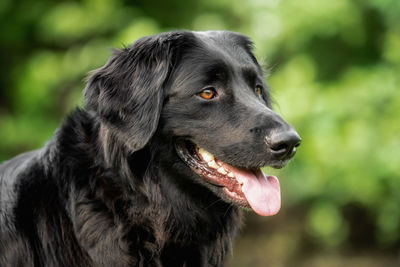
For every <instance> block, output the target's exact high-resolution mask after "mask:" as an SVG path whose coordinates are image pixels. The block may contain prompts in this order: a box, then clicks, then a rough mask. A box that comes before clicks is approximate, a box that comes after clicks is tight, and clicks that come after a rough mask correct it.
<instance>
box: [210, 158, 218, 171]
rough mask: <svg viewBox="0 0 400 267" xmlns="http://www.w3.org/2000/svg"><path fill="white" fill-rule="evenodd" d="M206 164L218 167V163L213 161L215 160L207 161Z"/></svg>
mask: <svg viewBox="0 0 400 267" xmlns="http://www.w3.org/2000/svg"><path fill="white" fill-rule="evenodd" d="M207 164H208V166H209V167H211V168H214V169H218V168H219V165H218V164H217V163H216V162H215V160H212V161H209V162H207Z"/></svg>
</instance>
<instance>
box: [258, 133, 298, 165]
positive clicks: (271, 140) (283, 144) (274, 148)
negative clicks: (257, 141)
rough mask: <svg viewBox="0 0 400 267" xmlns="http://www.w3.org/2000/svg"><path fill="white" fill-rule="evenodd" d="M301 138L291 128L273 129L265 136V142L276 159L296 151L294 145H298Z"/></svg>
mask: <svg viewBox="0 0 400 267" xmlns="http://www.w3.org/2000/svg"><path fill="white" fill-rule="evenodd" d="M300 141H301V138H300V136H299V135H298V134H297V132H296V131H295V130H293V129H290V130H288V131H278V132H276V131H273V132H272V133H271V134H270V135H269V136H266V137H265V143H266V144H267V146H268V148H269V149H270V151H271V153H272V155H273V156H274V157H275V158H276V159H281V160H283V159H287V158H290V157H293V156H294V154H295V153H296V147H298V146H299V145H300Z"/></svg>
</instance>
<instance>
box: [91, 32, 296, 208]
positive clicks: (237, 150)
mask: <svg viewBox="0 0 400 267" xmlns="http://www.w3.org/2000/svg"><path fill="white" fill-rule="evenodd" d="M86 99H87V103H86V107H87V109H89V110H93V111H95V112H96V113H97V114H98V116H99V117H100V119H101V121H102V123H103V124H104V125H105V127H107V128H108V129H110V130H111V131H113V132H114V133H115V134H116V135H117V136H119V139H120V140H121V142H123V143H124V144H125V145H126V146H127V147H128V148H129V150H130V151H132V152H133V151H137V150H140V149H142V148H143V147H144V146H145V145H146V144H147V143H148V142H149V140H151V138H152V137H153V136H154V134H155V133H157V134H156V135H160V136H162V137H163V138H164V140H166V142H171V143H172V144H173V147H174V155H173V157H176V158H175V159H173V158H171V162H172V161H174V160H175V162H178V163H177V164H174V165H173V168H175V169H176V172H177V173H184V174H185V175H184V176H185V177H187V179H190V180H192V181H193V182H195V183H198V184H201V185H203V186H204V187H206V188H207V189H209V190H210V191H212V192H214V193H215V194H216V195H217V196H218V197H220V198H222V199H224V200H225V201H227V202H229V203H235V204H238V205H240V206H244V207H251V208H252V209H253V210H254V211H255V212H257V213H258V214H260V215H272V214H275V213H276V212H278V211H279V208H280V189H279V182H278V180H277V178H276V177H274V176H266V175H264V174H263V173H262V171H261V170H260V168H261V167H263V166H272V167H276V168H280V167H283V166H284V165H285V164H286V163H287V162H288V161H289V160H290V158H292V157H293V156H294V154H295V152H296V147H297V146H298V145H299V144H300V137H299V136H298V134H297V133H296V131H295V130H294V129H293V127H291V126H290V125H289V124H288V123H286V122H285V121H284V120H283V119H282V118H281V117H280V116H279V115H278V114H276V113H275V112H274V111H273V110H272V108H271V100H270V96H269V93H268V86H267V85H266V84H265V79H264V77H263V72H262V69H261V67H260V66H259V64H258V62H257V60H256V58H255V57H254V55H253V53H252V43H251V42H250V40H249V39H248V38H247V37H245V36H243V35H241V34H237V33H232V32H172V33H164V34H160V35H155V36H151V37H145V38H142V39H140V40H138V41H137V42H136V43H134V44H133V45H132V46H131V47H128V48H125V49H123V50H121V51H118V52H116V53H115V54H114V56H113V57H112V58H111V59H110V60H109V61H108V62H107V64H106V65H105V66H104V67H102V68H101V69H99V70H97V71H95V72H94V73H93V75H92V76H91V78H90V79H89V83H88V86H87V88H86Z"/></svg>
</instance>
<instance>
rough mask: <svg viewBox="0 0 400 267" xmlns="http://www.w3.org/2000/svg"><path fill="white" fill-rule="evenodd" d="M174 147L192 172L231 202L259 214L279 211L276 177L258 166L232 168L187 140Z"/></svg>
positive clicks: (267, 214) (263, 214)
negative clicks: (221, 192) (252, 167)
mask: <svg viewBox="0 0 400 267" xmlns="http://www.w3.org/2000/svg"><path fill="white" fill-rule="evenodd" d="M175 147H176V151H177V153H178V155H179V156H180V158H181V159H182V160H183V161H184V162H185V163H186V164H187V165H189V166H190V168H191V169H192V170H193V171H194V172H195V173H197V174H198V175H200V176H201V177H202V178H203V179H204V180H205V181H206V182H208V183H209V184H212V185H213V186H216V187H218V188H219V190H222V191H223V193H224V195H225V196H226V197H227V198H228V199H229V200H230V201H232V202H234V203H236V204H238V205H240V206H243V207H251V208H252V209H253V210H254V211H255V212H256V213H257V214H259V215H262V216H271V215H274V214H276V213H278V211H279V209H280V207H281V193H280V185H279V181H278V179H277V178H276V177H275V176H268V175H265V174H264V173H263V172H262V170H261V169H260V168H254V169H246V168H242V167H234V166H232V165H230V164H228V163H226V162H223V161H221V160H219V159H217V158H216V157H215V156H214V155H212V154H211V153H210V152H208V151H206V150H205V149H203V148H200V147H198V146H197V145H195V144H193V143H191V142H189V141H182V142H179V143H176V146H175Z"/></svg>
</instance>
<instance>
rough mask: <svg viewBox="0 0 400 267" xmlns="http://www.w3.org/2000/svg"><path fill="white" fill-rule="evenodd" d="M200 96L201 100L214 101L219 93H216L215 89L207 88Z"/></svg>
mask: <svg viewBox="0 0 400 267" xmlns="http://www.w3.org/2000/svg"><path fill="white" fill-rule="evenodd" d="M197 95H198V96H200V97H201V98H204V99H207V100H209V99H213V98H214V97H216V96H217V92H215V90H214V88H207V89H204V90H203V91H201V92H200V93H198V94H197Z"/></svg>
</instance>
